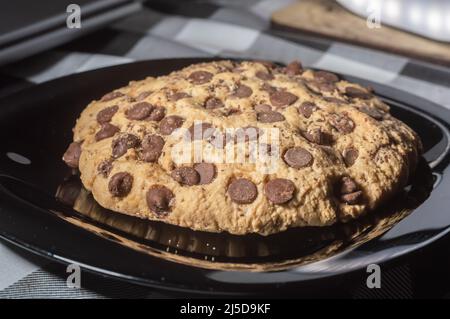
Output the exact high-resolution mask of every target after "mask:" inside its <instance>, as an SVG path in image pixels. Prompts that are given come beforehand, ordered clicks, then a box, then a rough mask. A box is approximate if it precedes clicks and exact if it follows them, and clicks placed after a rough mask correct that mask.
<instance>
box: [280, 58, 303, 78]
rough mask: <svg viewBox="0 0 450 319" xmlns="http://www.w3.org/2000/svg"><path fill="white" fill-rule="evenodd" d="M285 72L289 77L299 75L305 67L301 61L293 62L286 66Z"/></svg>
mask: <svg viewBox="0 0 450 319" xmlns="http://www.w3.org/2000/svg"><path fill="white" fill-rule="evenodd" d="M284 71H285V73H286V74H287V75H289V76H294V75H299V74H301V73H302V71H303V67H302V64H301V63H300V61H292V62H291V63H289V64H288V65H287V66H286V68H285V70H284Z"/></svg>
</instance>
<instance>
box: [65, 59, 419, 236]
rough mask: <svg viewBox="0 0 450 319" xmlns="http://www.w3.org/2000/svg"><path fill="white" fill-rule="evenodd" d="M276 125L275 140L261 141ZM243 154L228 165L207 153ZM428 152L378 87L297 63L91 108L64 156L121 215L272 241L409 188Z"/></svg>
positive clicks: (216, 65)
mask: <svg viewBox="0 0 450 319" xmlns="http://www.w3.org/2000/svg"><path fill="white" fill-rule="evenodd" d="M230 128H231V129H232V130H230ZM233 129H234V130H233ZM268 129H271V130H272V131H269V130H268ZM273 130H276V132H278V135H277V139H276V140H264V142H261V139H262V138H263V137H267V136H268V135H269V133H268V132H273ZM271 134H272V133H271ZM181 146H182V147H181ZM183 147H184V148H183ZM190 147H191V148H190ZM196 147H200V148H201V149H202V150H207V151H208V152H206V153H205V154H203V155H202V156H200V157H199V156H197V155H196V154H197V153H196V152H195V149H196ZM186 149H187V150H189V151H188V152H185V153H184V155H186V154H187V157H186V156H185V157H184V158H185V160H184V161H181V159H182V155H181V153H180V150H186ZM242 150H244V151H243V152H244V153H242V154H243V156H242V157H240V158H237V157H236V156H235V155H232V156H231V158H232V159H233V160H231V161H230V158H228V159H225V160H224V158H222V159H221V160H217V157H214V156H213V155H211V154H214V152H227V154H238V152H239V151H242ZM228 152H230V153H228ZM233 152H234V153H233ZM420 152H421V144H420V140H419V138H418V137H417V135H416V134H415V133H414V132H413V131H412V130H411V129H410V128H409V127H408V126H407V125H405V124H404V123H402V122H400V121H399V120H397V119H395V118H393V117H392V116H391V115H390V114H389V107H388V106H387V105H386V104H384V103H383V102H381V101H380V100H379V99H378V98H377V97H375V96H374V95H373V92H372V90H371V89H368V88H365V87H362V86H360V85H357V84H353V83H348V82H346V81H343V80H341V79H340V78H339V77H338V76H337V75H335V74H332V73H329V72H325V71H312V70H304V69H303V68H302V66H301V64H300V63H299V62H293V63H291V64H289V65H288V66H287V67H279V66H276V65H274V64H272V63H267V62H263V61H262V62H249V61H246V62H241V63H238V62H232V61H219V62H211V63H202V64H197V65H191V66H189V67H187V68H184V69H183V70H180V71H177V72H173V73H171V74H169V75H167V76H161V77H158V78H153V77H149V78H146V79H145V80H142V81H136V82H131V83H130V84H129V85H128V86H126V87H123V88H120V89H117V90H115V91H114V92H110V93H108V94H106V95H104V96H103V97H102V98H100V99H99V100H97V101H93V102H92V103H90V104H89V105H88V106H87V107H86V109H85V110H84V111H83V113H82V114H81V116H80V118H79V119H78V121H77V123H76V126H75V128H74V142H73V143H71V144H70V146H69V148H68V149H67V151H66V153H65V154H64V156H63V159H64V161H65V162H66V163H67V164H68V165H69V166H70V167H72V168H76V167H78V168H79V170H80V172H81V180H82V182H83V184H84V186H85V187H86V189H88V190H90V191H91V192H92V194H93V196H94V198H95V199H96V200H97V201H98V203H99V204H100V205H102V206H104V207H106V208H108V209H111V210H113V211H116V212H120V213H124V214H129V215H133V216H138V217H141V218H148V219H152V220H160V221H163V222H166V223H170V224H174V225H178V226H183V227H190V228H192V229H195V230H202V231H213V232H220V231H228V232H230V233H233V234H247V233H260V234H263V235H267V234H271V233H276V232H280V231H283V230H285V229H287V228H288V227H296V226H324V225H330V224H333V223H335V222H337V221H347V220H349V219H351V218H356V217H358V216H360V215H362V214H364V213H366V212H368V211H370V210H374V209H375V208H377V207H378V206H379V205H380V204H381V203H383V202H385V201H386V200H387V199H388V198H389V197H391V196H392V195H393V194H395V193H396V192H397V191H398V190H399V189H400V188H402V187H403V186H405V184H406V182H407V180H408V177H409V175H410V174H411V173H412V172H413V171H414V169H415V167H416V161H417V158H418V156H419V154H420ZM219 154H224V153H219ZM233 156H234V157H233ZM268 157H270V158H272V160H273V164H274V166H272V169H271V170H269V171H267V170H264V169H263V168H264V167H265V166H264V161H263V159H264V158H268ZM186 159H187V160H186Z"/></svg>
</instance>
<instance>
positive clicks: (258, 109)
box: [255, 104, 272, 113]
mask: <svg viewBox="0 0 450 319" xmlns="http://www.w3.org/2000/svg"><path fill="white" fill-rule="evenodd" d="M255 111H256V113H260V112H270V111H272V107H271V106H270V105H269V104H258V105H256V106H255Z"/></svg>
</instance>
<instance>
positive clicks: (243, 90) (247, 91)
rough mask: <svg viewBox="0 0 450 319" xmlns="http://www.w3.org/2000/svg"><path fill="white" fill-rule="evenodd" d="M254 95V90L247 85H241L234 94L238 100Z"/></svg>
mask: <svg viewBox="0 0 450 319" xmlns="http://www.w3.org/2000/svg"><path fill="white" fill-rule="evenodd" d="M252 94H253V90H252V89H251V88H250V87H248V86H247V85H243V84H240V85H238V87H237V88H236V90H235V91H234V93H233V96H235V97H237V98H246V97H249V96H251V95H252Z"/></svg>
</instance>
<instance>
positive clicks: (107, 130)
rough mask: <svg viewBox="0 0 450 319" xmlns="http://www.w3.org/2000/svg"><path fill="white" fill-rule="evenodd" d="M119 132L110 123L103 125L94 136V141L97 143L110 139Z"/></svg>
mask: <svg viewBox="0 0 450 319" xmlns="http://www.w3.org/2000/svg"><path fill="white" fill-rule="evenodd" d="M119 131H120V129H119V128H118V127H117V126H115V125H112V124H110V123H103V124H102V125H101V127H100V130H99V131H98V132H97V133H96V134H95V140H96V141H97V142H98V141H101V140H103V139H105V138H108V137H112V136H114V135H115V134H116V133H117V132H119Z"/></svg>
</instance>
